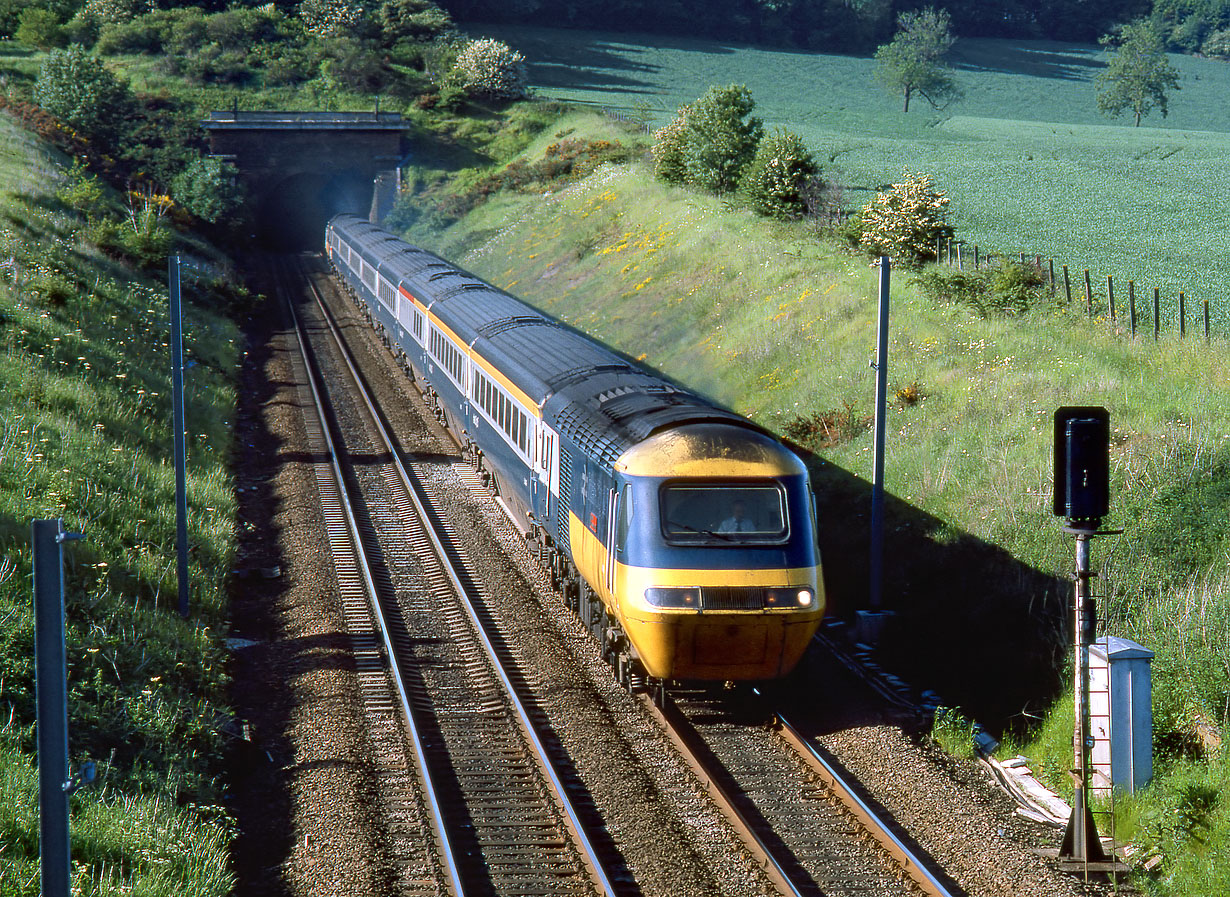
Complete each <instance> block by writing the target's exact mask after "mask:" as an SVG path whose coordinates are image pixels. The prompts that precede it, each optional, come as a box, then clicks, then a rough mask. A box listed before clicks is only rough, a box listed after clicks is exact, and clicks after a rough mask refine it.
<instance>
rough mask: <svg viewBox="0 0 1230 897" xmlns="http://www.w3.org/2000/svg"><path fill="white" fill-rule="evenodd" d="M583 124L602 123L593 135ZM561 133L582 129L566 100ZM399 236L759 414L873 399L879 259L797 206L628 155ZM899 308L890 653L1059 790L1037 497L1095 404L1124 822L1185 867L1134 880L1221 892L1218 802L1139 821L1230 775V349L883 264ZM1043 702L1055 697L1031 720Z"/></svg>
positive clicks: (1062, 750) (850, 442)
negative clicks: (1147, 714) (1135, 774)
mask: <svg viewBox="0 0 1230 897" xmlns="http://www.w3.org/2000/svg"><path fill="white" fill-rule="evenodd" d="M593 122H594V124H593V127H594V128H595V133H596V132H597V131H598V130H601V131H602V132H604V133H605V132H606V130H607V129H608V128H610V127H611V125H610V124H609V123H608V122H605V121H603V120H601V119H594V120H593ZM568 127H569V128H571V129H572V131H573V133H574V134H575V135H576V136H588V134H589V131H588V130H587V128H588V125H587V123H586V121H585V119H584V118H583V117H581V116H572V117H570V118H569V119H568ZM551 133H553V132H552V130H551V129H550V128H548V129H547V132H545V133H544V135H542V137H541V138H540V139H539V141H538V142H537V143H536V144H535V145H534V146H533V147H531V148H530V150H529V151H528V154H530V155H532V154H534V153H540V152H541V151H542V145H541V144H542V142H543V141H544V140H546V139H548V135H549V134H551ZM408 236H409V237H410V238H411V239H414V240H417V241H418V242H420V243H422V244H424V245H427V246H429V247H431V248H433V249H434V250H436V251H438V252H441V253H442V254H444V255H445V256H446V257H450V258H453V259H455V260H456V261H457V262H458V263H460V264H462V265H464V266H466V267H468V268H470V269H471V270H473V271H475V272H476V273H478V274H480V275H481V276H484V277H486V278H487V279H489V280H491V281H492V282H494V283H496V284H497V285H499V286H501V287H504V288H506V289H508V290H510V291H511V292H513V293H515V294H517V295H519V296H522V297H523V298H525V299H526V300H527V301H529V302H531V303H532V304H535V305H537V306H539V307H541V308H543V309H545V310H547V311H549V312H551V313H552V314H554V315H556V316H558V317H560V318H561V319H563V320H564V321H566V322H567V323H569V324H571V325H572V326H575V327H577V328H579V329H581V330H583V331H585V332H587V333H590V334H592V335H593V336H595V337H597V338H598V339H601V340H603V341H604V342H606V343H608V344H609V345H612V346H613V347H615V348H617V349H618V350H620V351H622V352H624V353H625V354H626V355H628V356H629V357H631V358H636V359H639V360H641V362H642V363H644V364H647V365H650V366H652V367H655V368H657V369H658V370H660V371H661V372H663V373H664V374H665V375H667V376H669V377H672V378H674V379H676V380H679V381H681V382H684V383H686V384H688V385H689V386H691V387H693V388H695V389H698V390H700V391H702V392H704V393H706V394H708V395H710V396H712V397H714V398H715V399H718V400H719V401H721V402H723V403H725V404H727V405H729V406H730V407H732V408H734V409H736V410H738V411H740V412H743V413H745V414H747V415H749V416H750V417H752V418H753V419H755V420H758V421H760V422H761V423H763V424H765V425H766V426H768V427H770V428H772V429H775V430H777V431H778V432H782V431H783V430H785V429H786V428H787V426H788V425H789V424H790V423H791V421H793V420H794V419H795V417H796V416H808V415H812V414H816V413H824V412H839V413H837V414H834V415H832V416H831V419H835V420H836V419H840V420H845V421H847V422H849V421H853V422H855V423H857V422H858V421H860V420H865V419H866V417H867V416H869V415H870V413H871V407H872V398H873V392H874V380H873V376H874V374H873V372H872V371H871V370H870V369H869V368H868V361H869V359H870V358H871V357H872V355H873V352H874V348H875V314H876V299H875V297H876V295H877V274H876V272H875V270H874V269H873V268H871V267H870V266H869V265H868V262H867V260H866V259H865V258H862V257H860V256H857V255H853V254H850V253H847V252H845V251H842V250H839V249H837V248H836V247H834V246H833V245H831V244H829V243H827V242H825V241H824V240H823V239H818V238H817V236H816V234H815V233H814V232H812V231H810V230H809V228H808V227H807V226H806V225H803V224H779V223H774V222H769V221H766V220H764V219H760V218H757V217H755V216H754V215H752V214H751V213H750V212H748V211H746V210H744V209H741V208H739V207H738V205H737V204H731V203H728V202H724V201H722V200H721V199H718V198H715V197H711V196H705V195H700V194H696V193H692V192H689V191H683V190H671V189H666V188H664V187H662V186H661V185H659V184H657V183H655V182H654V181H653V180H652V178H651V177H650V176H649V173H648V171H647V170H646V168H645V167H644V166H638V165H631V166H620V167H615V166H611V167H607V168H605V169H601V170H599V171H598V172H597V173H595V174H594V175H593V176H592V177H590V178H588V179H587V180H585V181H583V182H580V183H577V184H573V185H571V186H557V187H556V188H555V189H553V190H551V191H549V195H545V196H544V195H543V193H542V192H539V191H536V192H534V193H532V194H516V193H510V192H504V193H499V194H496V195H495V196H494V197H493V198H492V199H491V200H490V201H489V202H487V203H486V204H484V205H481V206H479V207H478V208H477V209H475V210H474V211H473V212H472V213H470V214H469V215H468V216H466V217H465V218H464V219H462V220H461V221H460V222H458V223H456V224H453V225H452V226H449V227H446V228H443V229H441V227H440V226H439V225H438V224H433V223H432V222H431V221H430V220H429V219H428V218H423V219H421V220H420V221H419V222H418V223H417V224H416V225H415V226H414V227H412V228H411V229H410V233H409V235H408ZM892 305H893V312H892V329H891V340H892V342H891V346H890V357H889V365H890V374H889V379H890V390H891V391H894V392H895V391H896V390H897V389H899V388H902V387H905V386H910V385H914V386H916V387H917V389H918V390H919V391H920V392H921V393H922V396H923V397H922V399H921V401H919V402H916V403H914V404H906V403H900V404H899V403H894V404H893V406H892V407H891V408H890V411H889V430H888V459H887V488H888V491H889V501H888V521H889V523H888V533H887V537H886V557H887V561H888V566H887V569H886V571H885V578H886V595H887V602H888V604H889V605H890V606H891V607H893V608H894V609H896V610H897V612H898V615H899V616H898V624H897V626H896V629H895V630H893V631H890V634H889V635H888V637H887V639H886V642H885V648H884V656H886V657H891V658H892V663H893V664H894V665H897V666H899V667H900V668H902V669H903V670H905V671H906V672H907V673H909V675H910V677H911V678H912V680H913V681H915V682H917V683H919V684H920V685H923V686H928V685H929V686H933V687H935V688H936V689H937V690H938V691H939V693H940V694H941V695H943V696H944V699H945V700H946V701H948V702H950V703H951V704H955V705H957V706H958V707H959V708H960V711H961V713H962V714H965V715H967V716H968V717H971V718H974V719H977V720H979V721H980V722H982V723H984V724H988V725H990V726H992V727H993V728H994V729H995V730H996V731H997V732H998V731H999V730H1001V729H1002V730H1004V731H1006V733H1007V734H1008V736H1009V739H1008V740H1009V741H1010V742H1012V743H1016V744H1024V745H1025V748H1024V750H1025V752H1026V753H1027V754H1028V755H1029V756H1030V758H1031V761H1032V763H1033V765H1034V767H1035V768H1036V769H1037V770H1039V772H1040V773H1041V774H1042V775H1043V776H1044V777H1045V778H1047V779H1048V781H1049V782H1050V783H1051V784H1052V785H1053V786H1055V787H1058V788H1059V789H1060V790H1061V791H1062V790H1063V789H1064V788H1066V787H1067V774H1066V770H1067V768H1068V766H1069V765H1070V762H1071V759H1070V751H1071V727H1072V723H1071V710H1070V706H1069V702H1070V698H1068V697H1065V696H1064V693H1065V688H1066V686H1067V683H1068V673H1067V672H1066V659H1067V656H1068V654H1069V648H1068V647H1067V638H1068V636H1067V628H1068V619H1069V611H1068V605H1069V602H1070V600H1071V590H1072V586H1071V579H1070V570H1071V567H1072V554H1073V544H1072V540H1071V537H1069V536H1066V535H1064V534H1063V533H1062V532H1061V530H1060V529H1059V525H1058V522H1057V521H1056V520H1055V518H1054V517H1053V516H1052V514H1051V509H1050V504H1051V441H1052V415H1053V413H1054V411H1055V409H1056V408H1057V407H1059V406H1061V405H1068V404H1091V405H1102V406H1104V407H1106V408H1107V409H1109V411H1110V415H1111V427H1112V431H1113V432H1112V449H1111V452H1112V467H1113V470H1114V484H1113V493H1112V495H1113V499H1112V514H1111V517H1110V519H1109V520H1108V521H1107V523H1108V524H1110V525H1115V526H1122V527H1123V528H1124V529H1125V530H1126V531H1125V533H1124V534H1123V535H1121V536H1117V537H1107V538H1103V539H1099V540H1097V541H1096V542H1095V544H1094V566H1095V569H1096V570H1097V571H1098V572H1099V574H1100V577H1099V579H1098V580H1097V585H1098V594H1099V595H1100V596H1105V597H1106V599H1107V600H1103V601H1101V602H1100V603H1101V605H1102V607H1101V613H1102V616H1103V619H1104V620H1106V621H1108V622H1107V623H1106V625H1107V626H1108V627H1109V631H1111V632H1113V633H1114V634H1117V635H1123V636H1127V637H1130V638H1134V639H1136V640H1138V641H1140V642H1141V643H1142V644H1145V645H1146V646H1148V647H1150V648H1152V649H1154V650H1155V651H1156V652H1157V658H1156V660H1155V665H1154V688H1155V696H1156V701H1155V716H1156V719H1157V733H1156V735H1157V738H1156V764H1157V770H1158V778H1157V782H1156V783H1155V785H1154V786H1153V787H1152V788H1151V789H1150V790H1149V792H1148V796H1147V797H1146V798H1142V799H1141V800H1140V801H1136V802H1134V803H1133V802H1121V803H1122V806H1121V808H1120V815H1121V817H1122V818H1121V826H1122V827H1123V830H1124V831H1136V830H1137V829H1138V828H1139V829H1140V830H1141V831H1142V832H1143V831H1144V828H1147V826H1149V825H1153V826H1154V829H1152V830H1150V831H1153V834H1141V835H1140V839H1139V843H1140V844H1141V845H1142V846H1143V845H1146V844H1147V845H1149V849H1150V850H1157V851H1160V852H1161V853H1162V854H1163V855H1164V856H1165V857H1166V861H1165V864H1164V865H1165V869H1166V870H1168V871H1167V874H1170V872H1172V871H1173V872H1174V881H1175V882H1177V881H1178V880H1179V879H1180V878H1183V877H1184V876H1186V879H1185V880H1187V881H1188V884H1185V885H1182V886H1179V885H1178V884H1172V883H1171V882H1169V881H1163V880H1160V879H1159V880H1158V881H1156V882H1155V881H1153V880H1149V881H1148V882H1146V883H1145V884H1146V885H1147V886H1148V887H1151V888H1153V887H1156V888H1157V889H1158V891H1157V892H1158V893H1166V894H1183V893H1192V894H1195V893H1216V892H1217V889H1216V887H1214V886H1213V884H1212V883H1211V879H1208V878H1205V879H1201V878H1200V877H1199V876H1200V874H1201V873H1200V871H1199V870H1200V864H1199V863H1196V862H1189V861H1188V860H1186V859H1184V856H1185V854H1184V851H1187V850H1189V849H1190V850H1192V851H1195V852H1196V853H1197V854H1199V855H1201V856H1220V855H1221V853H1224V852H1225V851H1227V850H1230V825H1227V824H1223V823H1222V822H1221V821H1220V820H1221V819H1222V815H1221V811H1220V809H1219V810H1217V812H1210V813H1208V814H1206V816H1207V819H1208V820H1210V821H1209V824H1208V826H1207V827H1205V826H1204V825H1203V824H1202V825H1197V826H1194V827H1192V826H1188V827H1186V828H1184V827H1178V828H1176V827H1173V826H1171V827H1169V828H1164V830H1163V829H1158V828H1157V824H1155V823H1151V822H1149V819H1153V818H1154V817H1155V816H1157V814H1161V816H1160V817H1157V818H1163V819H1170V817H1167V816H1165V812H1166V808H1168V807H1169V808H1171V809H1173V808H1174V807H1176V806H1181V805H1182V802H1183V801H1184V800H1188V799H1189V798H1185V797H1184V796H1183V794H1184V792H1183V788H1185V787H1187V786H1186V785H1184V782H1186V781H1188V779H1191V778H1192V777H1197V773H1199V775H1200V776H1204V777H1205V779H1207V780H1208V781H1211V782H1213V783H1214V786H1211V787H1215V791H1216V793H1217V794H1220V793H1221V782H1222V780H1223V779H1224V769H1223V765H1224V761H1223V760H1220V759H1218V758H1217V757H1216V756H1213V757H1205V758H1204V759H1201V758H1202V753H1201V751H1200V750H1199V749H1197V747H1196V745H1195V744H1194V741H1193V739H1194V735H1193V733H1194V732H1197V731H1199V727H1200V726H1201V725H1202V724H1205V725H1208V726H1211V727H1213V728H1214V729H1216V728H1219V727H1220V728H1224V727H1225V726H1226V725H1227V724H1228V723H1230V720H1228V719H1227V716H1226V711H1227V701H1228V700H1230V655H1227V650H1228V649H1227V648H1226V645H1227V644H1230V633H1228V632H1227V631H1226V623H1225V620H1226V619H1227V614H1230V581H1228V580H1227V577H1226V576H1225V575H1224V572H1223V571H1224V564H1225V558H1226V557H1227V556H1228V555H1230V527H1227V526H1226V525H1225V524H1226V520H1225V517H1226V513H1227V512H1226V507H1227V501H1226V497H1227V494H1228V491H1230V397H1228V396H1227V393H1226V386H1225V385H1226V383H1227V382H1230V361H1228V360H1227V358H1228V355H1227V351H1226V350H1227V348H1228V346H1227V343H1226V340H1225V339H1223V338H1220V337H1216V336H1215V337H1214V339H1213V340H1212V342H1211V343H1206V342H1205V341H1204V340H1203V338H1189V339H1187V340H1186V341H1181V340H1179V339H1178V338H1177V337H1175V336H1173V335H1171V334H1164V335H1163V337H1162V339H1161V340H1160V341H1158V342H1154V340H1153V339H1152V335H1151V333H1150V334H1149V335H1148V336H1147V337H1143V338H1138V339H1132V338H1131V337H1130V336H1129V335H1128V334H1125V333H1124V332H1122V328H1121V327H1120V328H1116V327H1113V326H1111V324H1110V323H1109V322H1107V321H1105V320H1103V319H1097V320H1093V321H1091V320H1089V319H1088V318H1087V317H1086V316H1085V315H1084V312H1083V308H1082V307H1081V303H1079V302H1078V303H1076V307H1075V308H1065V307H1064V306H1063V304H1062V303H1058V304H1056V303H1053V302H1050V301H1045V302H1040V303H1038V304H1037V305H1035V307H1033V308H1031V309H1030V310H1029V311H1027V312H1026V313H1025V314H1023V315H1021V316H1019V317H1004V316H990V317H980V316H978V315H977V314H975V313H973V312H972V311H971V310H969V309H967V308H963V307H957V306H948V305H943V304H938V303H935V302H933V301H931V300H929V299H927V298H925V297H924V296H923V295H922V294H921V293H920V292H919V290H918V289H917V288H916V287H915V286H914V285H913V284H912V283H911V279H910V275H909V273H908V272H901V271H898V272H896V273H895V274H894V278H893V291H892ZM843 415H844V417H843ZM842 437H843V438H842V439H841V440H839V441H838V444H836V445H833V446H831V447H826V448H823V449H818V450H817V451H816V453H815V454H811V455H809V464H810V467H811V471H812V475H813V478H814V480H815V482H816V483H817V485H818V491H819V496H820V507H821V514H820V518H821V519H820V521H819V524H820V533H821V545H822V548H823V549H824V551H825V556H826V559H827V561H826V567H825V571H826V580H827V583H828V586H829V590H830V598H831V600H832V602H833V605H834V609H835V610H836V611H837V612H838V613H849V612H850V611H851V610H852V609H853V608H855V607H860V606H863V605H864V604H865V601H866V592H865V589H866V585H865V583H866V563H867V541H868V521H867V514H868V509H869V488H868V482H869V480H870V478H871V466H872V457H871V448H872V445H871V443H872V434H871V431H870V429H869V428H867V427H865V426H856V425H849V426H848V427H847V429H846V430H845V431H844V432H843V433H842ZM1052 701H1054V702H1056V703H1054V704H1053V708H1054V709H1055V710H1056V711H1057V712H1055V713H1052V714H1050V715H1049V717H1048V718H1047V719H1045V721H1044V722H1042V724H1041V725H1039V719H1040V717H1039V715H1040V714H1043V713H1045V712H1046V711H1048V710H1049V709H1051V707H1052V704H1051V702H1052ZM1065 714H1066V716H1065ZM950 728H953V731H952V732H947V731H945V732H941V733H940V734H941V735H942V736H945V737H947V736H949V735H950V736H952V740H953V741H954V745H955V744H956V742H957V741H961V742H964V741H965V740H966V739H965V735H964V731H965V730H964V728H963V726H962V725H960V724H959V720H956V718H955V717H954V725H953V726H952V727H950ZM966 747H967V746H965V745H961V746H960V749H961V751H962V752H964V751H965V750H966ZM1184 770H1187V772H1184ZM1205 779H1202V780H1201V781H1204V780H1205ZM1189 790H1190V789H1189ZM1193 793H1195V794H1196V798H1190V799H1192V800H1195V799H1197V798H1199V796H1200V793H1203V792H1199V793H1197V792H1193ZM1222 803H1224V800H1223V801H1222ZM1132 807H1140V808H1143V809H1131V808H1132ZM1217 807H1221V804H1220V803H1219V804H1217ZM1149 808H1152V809H1149ZM1150 813H1152V814H1154V816H1149V814H1150ZM1142 814H1143V817H1142ZM1137 817H1141V818H1143V819H1144V821H1139V820H1138V819H1137ZM1154 830H1156V831H1154ZM1193 838H1200V839H1203V840H1202V841H1200V842H1199V844H1197V843H1196V842H1195V841H1192V839H1193ZM1219 852H1220V853H1219ZM1181 870H1186V871H1181ZM1192 882H1195V883H1194V884H1193V883H1192ZM1201 882H1203V883H1204V884H1203V885H1202V884H1201ZM1206 885H1207V887H1206V889H1205V890H1203V891H1201V887H1203V886H1206ZM1184 889H1186V890H1184Z"/></svg>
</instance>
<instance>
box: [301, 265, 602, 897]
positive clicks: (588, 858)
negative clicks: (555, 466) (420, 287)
mask: <svg viewBox="0 0 1230 897" xmlns="http://www.w3.org/2000/svg"><path fill="white" fill-rule="evenodd" d="M305 282H306V283H307V285H308V287H309V288H310V289H311V291H312V295H313V296H314V297H315V299H316V302H317V304H318V305H319V307H320V309H321V311H322V313H323V316H324V319H325V322H326V323H327V324H328V326H329V329H330V332H331V333H332V334H333V337H334V339H335V341H336V342H337V344H338V346H339V348H341V350H342V351H341V356H342V359H343V361H344V362H345V364H346V367H347V369H348V370H349V371H350V373H351V376H352V378H353V379H354V382H355V384H356V387H357V390H356V391H357V393H358V395H359V396H360V397H361V398H362V400H363V403H364V404H365V406H366V407H367V410H368V414H369V416H370V417H371V420H372V422H373V425H374V427H375V429H376V431H377V433H378V434H379V436H380V439H381V440H382V441H383V442H384V444H385V447H386V448H387V449H388V450H389V456H390V458H391V459H392V460H391V463H392V464H393V466H394V469H395V470H396V471H397V475H398V477H399V479H400V480H401V483H402V486H403V488H404V489H405V491H406V494H407V496H408V497H409V498H410V500H411V502H412V503H413V504H414V509H415V513H416V514H418V516H419V517H420V519H422V520H423V521H424V522H425V523H426V524H427V525H426V526H425V527H424V529H425V531H426V533H427V535H428V537H429V538H430V540H431V544H432V547H433V550H434V551H435V553H436V555H437V558H438V559H439V561H440V565H441V567H442V569H443V571H444V573H445V574H446V575H447V577H448V579H449V582H450V583H451V584H452V586H453V589H454V590H455V591H456V593H457V595H458V596H459V597H460V598H461V599H462V606H463V607H464V608H465V610H466V614H467V616H468V617H469V619H470V621H471V623H472V625H473V626H474V630H475V632H476V634H477V636H478V638H479V641H480V642H481V644H482V646H483V650H484V652H485V653H486V655H487V658H488V660H489V661H490V663H491V667H492V670H493V671H494V672H495V674H496V676H497V678H498V679H499V681H500V683H501V685H502V686H503V688H504V691H505V694H506V695H507V696H508V698H509V702H510V703H511V705H512V706H513V709H514V710H515V712H516V717H517V720H518V723H519V725H520V727H521V729H522V731H523V733H524V734H525V737H526V739H527V740H528V741H529V742H530V744H531V745H532V747H533V749H534V750H533V752H534V755H535V759H536V760H537V763H538V766H539V768H540V769H541V771H542V773H543V775H544V776H545V777H546V778H547V780H548V781H549V782H550V785H551V789H552V793H553V794H554V795H555V796H556V804H557V806H558V808H559V810H560V811H561V812H562V813H563V814H564V818H565V822H566V824H567V826H568V829H569V831H570V832H571V834H572V836H573V838H574V839H575V843H576V845H577V846H578V847H579V848H580V850H581V853H582V857H583V859H584V861H585V864H586V866H587V868H588V870H589V873H590V876H591V878H592V879H593V881H594V884H595V885H596V886H597V888H598V889H599V890H600V891H601V893H603V894H608V895H614V894H616V893H617V892H616V889H615V887H614V886H613V885H612V883H611V881H610V879H609V877H608V876H607V874H606V870H605V869H604V868H603V865H602V862H601V861H600V859H599V858H598V854H597V851H596V850H595V849H594V846H593V844H592V843H591V842H590V839H589V836H588V835H587V834H586V832H585V829H584V827H583V826H582V824H581V820H580V818H579V816H578V815H577V812H576V810H575V808H574V807H573V806H572V803H571V801H570V800H569V799H568V796H567V790H566V787H565V785H564V783H563V781H562V779H561V778H560V776H559V773H558V772H557V770H556V769H555V765H554V763H552V761H551V758H550V755H549V754H548V752H547V749H546V746H545V745H544V744H543V742H542V739H541V738H540V737H539V735H538V732H537V729H536V727H535V726H534V724H533V721H532V720H531V718H530V714H529V711H528V710H527V709H526V707H525V705H524V703H523V702H522V700H521V697H520V695H519V694H518V693H517V689H516V687H515V686H514V685H513V683H512V680H511V679H510V678H509V676H508V673H507V672H506V671H505V669H504V665H503V663H502V662H501V661H500V659H499V654H498V652H497V651H496V649H495V646H494V645H493V644H492V643H491V640H490V638H489V637H488V635H487V632H486V628H485V627H484V625H483V623H482V620H481V618H480V617H479V615H478V612H477V610H476V609H475V607H474V600H473V598H472V597H471V595H470V592H469V590H468V589H467V588H466V587H465V585H464V583H463V582H462V580H461V577H460V576H459V575H458V572H457V569H456V567H455V566H454V564H453V561H452V559H451V558H450V556H449V550H448V548H447V547H446V546H445V545H444V543H443V542H442V541H441V540H440V537H439V535H438V534H437V532H436V528H435V527H434V526H432V525H430V521H431V520H432V515H430V514H429V512H428V511H427V508H426V506H425V502H424V500H423V497H422V496H421V494H420V493H421V487H420V486H419V485H418V484H417V483H416V482H415V481H414V480H413V479H412V478H411V477H410V475H409V473H408V472H407V471H406V468H405V466H404V465H403V464H402V461H401V457H400V454H399V452H398V450H397V447H396V445H395V443H394V442H393V439H392V437H390V435H389V433H388V430H387V429H386V428H385V426H384V422H383V421H382V420H381V415H380V413H379V411H378V410H377V408H376V406H375V403H374V402H373V400H372V398H371V396H370V395H369V394H368V392H367V389H366V387H365V386H364V385H363V378H362V376H361V375H360V374H359V371H358V369H357V368H356V367H355V366H354V363H353V361H352V359H351V357H350V353H349V351H348V350H346V348H345V341H344V338H343V337H342V335H341V333H340V331H339V330H338V328H337V326H336V324H335V322H334V320H333V315H332V312H331V311H330V310H329V308H328V306H327V304H326V303H325V301H324V299H323V297H322V296H321V295H320V292H319V290H317V288H316V285H315V284H314V283H312V282H311V279H310V278H306V277H305Z"/></svg>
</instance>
